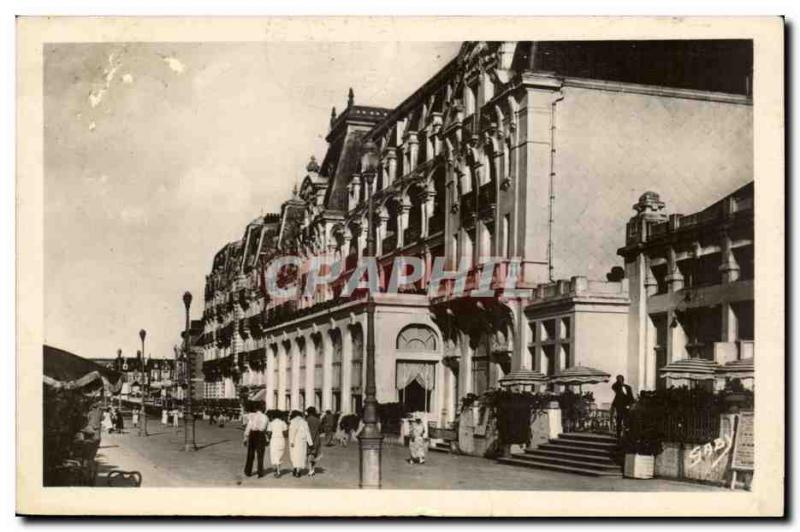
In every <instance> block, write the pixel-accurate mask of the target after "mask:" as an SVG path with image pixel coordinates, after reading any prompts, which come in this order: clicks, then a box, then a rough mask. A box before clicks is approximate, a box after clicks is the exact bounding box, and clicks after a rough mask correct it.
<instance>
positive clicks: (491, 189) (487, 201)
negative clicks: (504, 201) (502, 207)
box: [478, 181, 497, 217]
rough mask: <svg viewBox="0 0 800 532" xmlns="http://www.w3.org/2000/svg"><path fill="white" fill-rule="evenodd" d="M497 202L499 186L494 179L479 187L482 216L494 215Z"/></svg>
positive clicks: (479, 205)
mask: <svg viewBox="0 0 800 532" xmlns="http://www.w3.org/2000/svg"><path fill="white" fill-rule="evenodd" d="M496 203H497V187H496V186H495V183H494V181H490V182H489V183H485V184H483V185H481V188H480V189H478V211H479V213H480V215H481V216H482V217H487V216H488V217H491V216H493V215H494V206H495V204H496Z"/></svg>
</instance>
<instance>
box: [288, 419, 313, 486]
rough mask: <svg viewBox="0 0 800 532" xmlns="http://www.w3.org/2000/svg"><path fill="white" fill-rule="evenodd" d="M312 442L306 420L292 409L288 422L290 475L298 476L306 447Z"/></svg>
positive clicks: (306, 454)
mask: <svg viewBox="0 0 800 532" xmlns="http://www.w3.org/2000/svg"><path fill="white" fill-rule="evenodd" d="M313 444H314V440H313V439H312V438H311V430H310V429H309V428H308V422H307V421H306V420H305V419H304V418H303V413H302V412H300V411H298V410H293V411H292V413H291V420H290V422H289V459H290V460H291V462H292V476H293V477H295V478H299V477H300V476H301V475H302V473H301V472H302V469H303V468H304V467H305V466H306V460H307V459H308V448H309V447H310V446H312V445H313Z"/></svg>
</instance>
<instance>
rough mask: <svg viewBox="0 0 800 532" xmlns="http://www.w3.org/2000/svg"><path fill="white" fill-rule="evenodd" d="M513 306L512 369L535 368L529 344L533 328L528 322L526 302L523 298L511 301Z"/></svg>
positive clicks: (510, 304) (510, 303)
mask: <svg viewBox="0 0 800 532" xmlns="http://www.w3.org/2000/svg"><path fill="white" fill-rule="evenodd" d="M509 306H510V307H511V311H512V316H513V319H514V329H515V333H516V334H514V346H513V349H514V352H513V353H512V358H511V370H512V371H514V370H517V369H533V367H534V364H533V359H532V358H531V352H530V349H529V347H528V346H529V345H530V344H531V336H532V335H531V328H530V325H529V324H528V318H527V317H526V316H525V312H524V303H523V302H522V300H519V299H518V300H516V301H511V302H509Z"/></svg>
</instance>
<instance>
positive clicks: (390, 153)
mask: <svg viewBox="0 0 800 532" xmlns="http://www.w3.org/2000/svg"><path fill="white" fill-rule="evenodd" d="M386 159H387V161H388V164H387V166H388V173H387V178H388V179H387V183H386V184H387V185H391V184H392V183H393V182H394V180H395V179H396V178H397V153H396V152H395V150H394V148H387V149H386Z"/></svg>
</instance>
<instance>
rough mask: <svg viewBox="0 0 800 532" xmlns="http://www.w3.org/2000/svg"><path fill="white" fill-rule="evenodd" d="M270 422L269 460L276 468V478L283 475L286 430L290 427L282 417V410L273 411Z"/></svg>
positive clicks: (268, 429) (268, 426) (268, 431)
mask: <svg viewBox="0 0 800 532" xmlns="http://www.w3.org/2000/svg"><path fill="white" fill-rule="evenodd" d="M271 414H272V415H271V416H270V422H269V425H267V434H268V435H269V461H270V463H271V464H272V466H273V467H274V468H275V478H280V476H281V462H282V461H283V453H284V452H285V451H286V432H287V431H288V429H289V427H287V426H286V422H285V421H284V420H283V419H282V417H283V416H282V413H281V412H275V411H273V412H271Z"/></svg>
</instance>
